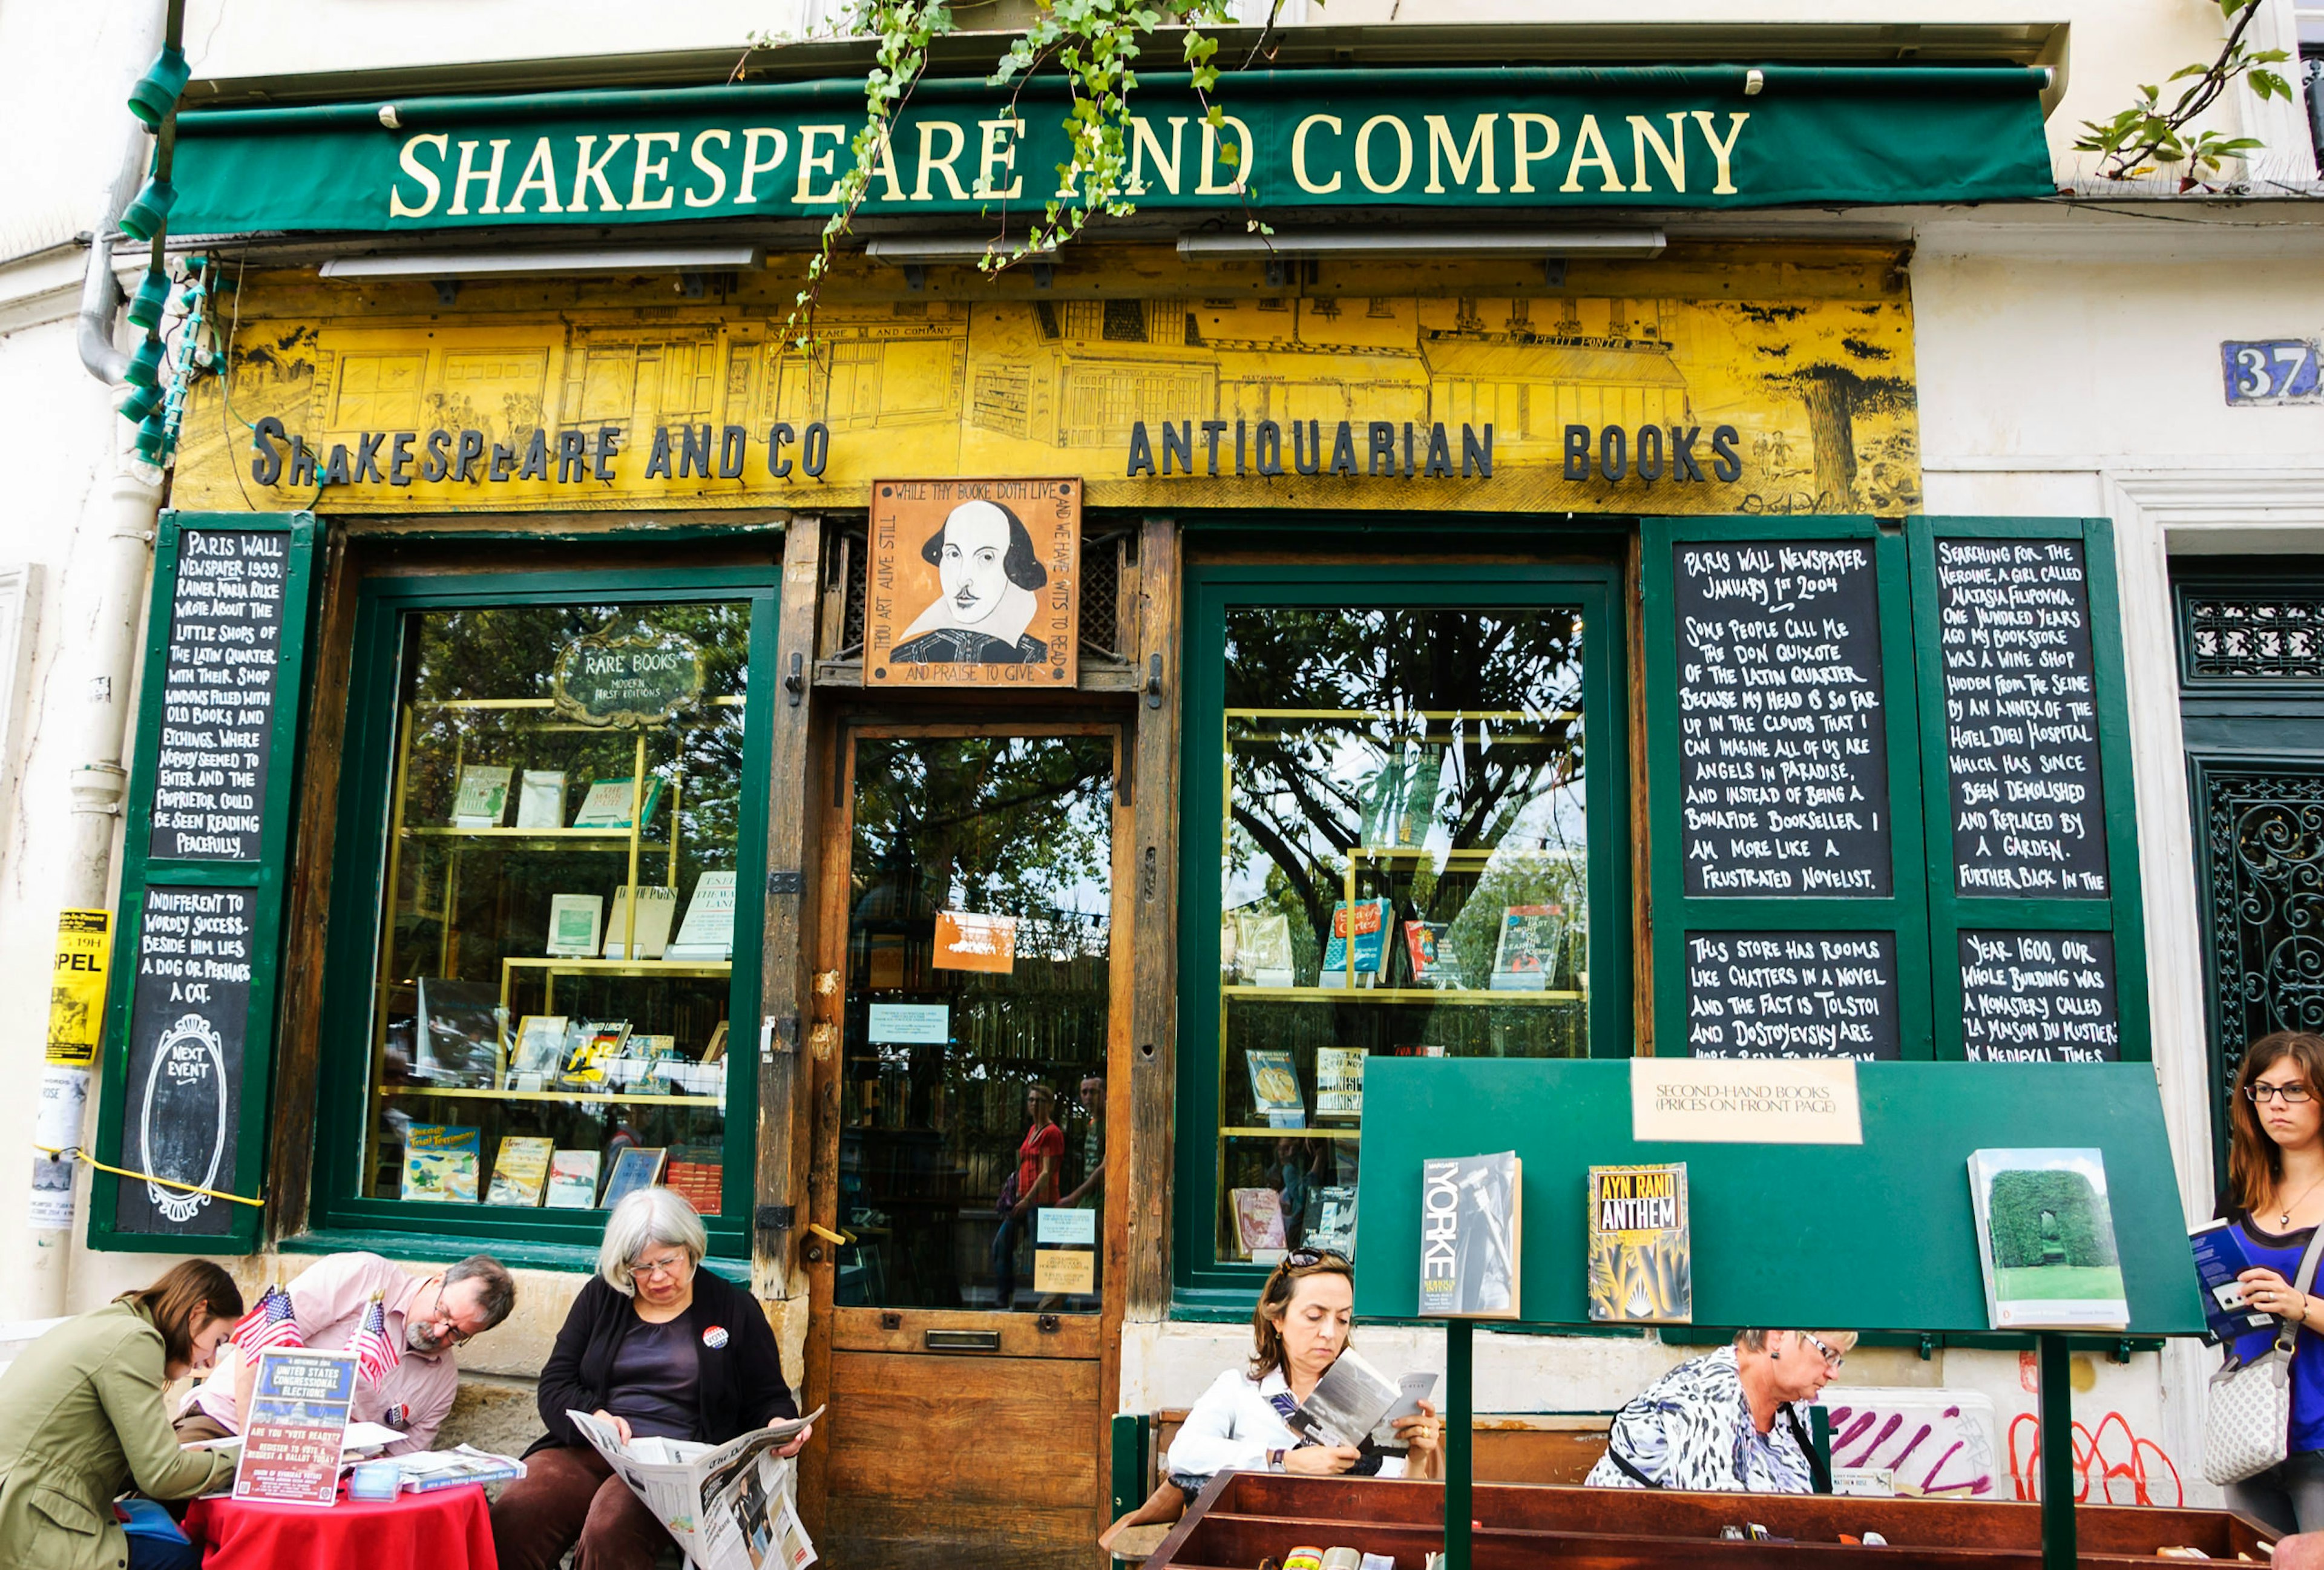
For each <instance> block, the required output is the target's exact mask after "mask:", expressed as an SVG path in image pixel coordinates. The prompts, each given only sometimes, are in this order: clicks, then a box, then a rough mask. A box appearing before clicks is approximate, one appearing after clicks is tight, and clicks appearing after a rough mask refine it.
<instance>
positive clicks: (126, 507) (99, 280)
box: [23, 0, 184, 1318]
mask: <svg viewBox="0 0 2324 1570" xmlns="http://www.w3.org/2000/svg"><path fill="white" fill-rule="evenodd" d="M183 10H184V7H183V0H170V4H169V5H168V6H167V9H166V14H165V15H164V16H162V17H159V18H156V20H157V21H158V22H160V23H161V25H160V26H158V27H156V28H155V29H153V31H152V33H148V34H147V35H146V36H144V37H143V38H142V39H140V40H139V41H138V44H139V45H140V47H139V48H138V52H137V54H136V57H135V58H136V59H137V60H140V61H141V62H142V61H143V60H148V59H151V58H152V55H153V53H154V52H155V48H156V45H157V44H167V45H171V46H174V45H176V44H177V43H178V42H179V32H180V27H181V25H182V17H183ZM156 34H158V35H159V36H158V38H157V37H156V36H155V35H156ZM165 129H166V123H165ZM148 146H149V143H148V141H147V136H146V132H145V129H144V127H143V126H142V125H138V126H135V127H134V130H133V132H132V134H131V135H130V138H129V141H128V143H127V145H126V146H125V148H124V155H123V162H122V167H121V169H120V170H119V171H117V173H116V175H115V180H114V181H113V183H112V187H111V189H108V190H107V191H106V195H105V200H104V202H103V204H102V210H101V211H100V213H99V215H98V221H97V227H96V229H95V230H94V231H93V233H92V235H91V237H90V241H89V247H88V271H87V272H85V273H84V274H83V276H82V281H81V295H80V314H79V323H78V335H77V336H78V343H79V348H80V362H81V365H82V366H83V367H84V368H86V369H87V370H88V374H90V375H92V376H94V377H96V378H97V380H98V381H100V382H102V383H106V385H107V386H108V387H111V388H112V389H113V390H114V396H113V398H112V399H111V400H109V401H108V406H107V408H106V415H105V420H106V434H105V451H106V453H107V454H108V455H110V459H111V461H110V462H108V463H107V464H106V466H105V467H104V470H103V471H102V472H103V473H105V474H106V476H107V478H106V482H105V513H104V516H105V531H106V533H105V543H104V545H103V546H102V547H101V548H100V550H99V551H98V553H97V562H96V564H95V565H96V570H97V612H96V615H95V618H94V620H93V621H92V623H90V625H89V627H88V637H87V641H86V642H84V643H83V644H82V645H81V647H82V648H83V650H84V651H85V652H84V657H83V664H82V670H81V687H80V690H81V694H82V701H83V704H84V707H83V709H82V712H81V715H80V716H79V722H78V725H77V726H75V743H76V744H75V748H74V754H73V756H74V762H73V764H72V773H71V778H70V781H69V789H70V792H71V796H72V822H71V826H70V828H69V845H68V849H67V854H66V857H65V866H64V877H63V879H62V881H61V886H60V888H59V889H58V891H57V892H58V895H59V900H58V904H59V906H60V909H64V910H103V909H108V908H109V907H110V904H111V898H112V892H113V848H114V845H115V840H116V838H117V836H118V835H119V833H120V823H121V816H122V813H121V804H122V797H123V796H124V793H125V790H126V787H127V784H128V774H127V771H125V770H124V768H123V767H122V753H123V751H124V740H125V729H126V725H125V722H126V720H127V718H128V713H129V688H130V682H131V679H132V675H133V672H134V665H135V661H136V658H137V625H138V621H139V618H140V616H141V615H142V614H143V606H144V600H145V586H146V580H147V577H148V576H149V575H150V573H151V571H152V552H153V538H154V532H155V530H156V528H157V526H158V524H159V522H160V520H159V513H160V510H161V487H162V476H161V471H160V470H158V469H154V468H151V467H148V466H146V465H145V464H144V463H143V462H142V461H141V460H140V459H139V458H138V457H137V452H136V448H135V445H134V444H135V434H136V433H135V431H134V428H133V427H131V425H130V424H129V422H128V421H127V420H124V419H123V418H122V417H121V414H120V411H119V404H120V402H121V401H122V399H123V398H124V397H126V396H127V393H128V391H129V390H128V388H127V387H125V386H124V385H123V383H122V375H123V373H124V371H125V370H126V368H127V366H128V365H129V356H127V355H125V354H124V353H122V351H121V350H120V348H119V347H118V346H115V343H114V328H115V319H116V317H117V315H118V313H119V311H120V309H121V306H122V303H123V300H122V293H121V286H120V284H119V282H117V281H115V278H114V276H113V239H112V236H113V234H114V231H115V227H116V226H117V225H118V223H119V221H120V217H121V214H122V211H123V209H124V208H125V207H126V206H127V205H128V199H129V195H130V193H132V192H134V190H135V189H137V181H138V180H139V178H140V177H141V176H142V174H143V171H144V167H145V161H146V156H147V148H148ZM161 254H162V251H161V235H155V236H154V238H153V263H154V265H156V266H159V265H160V264H161ZM118 936H119V935H118V933H117V932H116V934H115V937H116V939H117V938H118ZM113 963H114V965H115V966H116V967H117V966H119V965H123V964H125V963H127V961H126V959H125V958H124V956H122V955H121V954H119V953H118V952H116V953H115V956H114V959H113ZM92 1078H93V1076H92V1075H91V1073H90V1072H89V1071H88V1069H83V1068H69V1067H60V1066H57V1065H53V1064H44V1065H43V1066H42V1092H43V1095H44V1097H46V1096H53V1095H62V1096H65V1097H68V1098H70V1099H72V1100H77V1101H78V1102H79V1103H80V1104H81V1108H82V1110H81V1119H80V1122H81V1127H80V1131H79V1132H78V1135H77V1136H76V1138H77V1140H78V1141H84V1142H85V1141H87V1140H88V1138H89V1127H90V1124H89V1109H88V1102H89V1101H90V1100H92V1099H93V1097H92V1096H91V1095H90V1090H91V1088H92V1087H91V1085H90V1081H91V1080H92ZM43 1142H46V1141H43ZM34 1159H36V1160H38V1159H43V1158H39V1157H35V1158H34ZM78 1208H79V1207H78V1205H76V1206H75V1212H76V1214H78ZM32 1241H33V1249H32V1270H30V1271H29V1272H28V1274H29V1275H30V1277H31V1279H30V1281H29V1283H28V1286H29V1290H28V1292H27V1293H26V1295H25V1302H24V1306H23V1307H24V1313H25V1314H26V1316H28V1317H34V1318H48V1317H52V1316H57V1315H60V1314H62V1313H64V1312H65V1309H66V1306H67V1304H68V1302H69V1297H68V1287H69V1271H70V1265H71V1260H72V1249H71V1233H70V1232H69V1230H62V1229H60V1230H42V1231H37V1232H35V1233H34V1234H33V1240H32Z"/></svg>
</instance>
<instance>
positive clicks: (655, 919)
mask: <svg viewBox="0 0 2324 1570" xmlns="http://www.w3.org/2000/svg"><path fill="white" fill-rule="evenodd" d="M632 902H634V903H635V904H636V906H637V911H638V915H637V930H636V932H635V933H634V934H632V932H631V930H630V906H631V904H632ZM677 915H678V891H677V890H676V889H670V888H665V887H663V886H662V885H661V884H659V883H638V884H631V883H624V884H622V886H621V887H620V888H618V889H615V890H614V891H613V912H612V913H611V914H610V915H608V916H607V917H606V918H605V955H604V956H605V957H606V958H607V959H659V958H661V957H662V951H663V950H664V949H666V948H668V947H669V927H670V922H671V921H672V920H673V919H675V918H676V917H677ZM633 936H634V937H635V942H634V943H633V944H632V942H631V939H632V937H633ZM625 945H626V946H627V947H625Z"/></svg>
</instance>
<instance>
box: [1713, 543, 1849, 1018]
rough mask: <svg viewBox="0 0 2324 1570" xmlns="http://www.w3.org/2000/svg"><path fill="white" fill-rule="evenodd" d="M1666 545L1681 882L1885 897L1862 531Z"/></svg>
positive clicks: (1723, 892) (1733, 890) (1766, 892)
mask: <svg viewBox="0 0 2324 1570" xmlns="http://www.w3.org/2000/svg"><path fill="white" fill-rule="evenodd" d="M1673 551H1674V560H1673V563H1672V566H1673V572H1672V584H1673V595H1672V600H1673V609H1674V618H1673V619H1674V622H1675V623H1676V625H1675V627H1674V634H1675V636H1676V638H1677V641H1678V664H1677V669H1678V705H1677V709H1678V726H1679V800H1680V812H1681V815H1682V816H1681V826H1682V827H1681V835H1682V837H1681V840H1680V845H1679V854H1680V857H1681V862H1682V864H1683V867H1684V868H1685V873H1686V892H1687V893H1688V895H1690V896H1692V897H1700V896H1704V895H1710V896H1736V895H1744V896H1773V897H1778V898H1797V897H1799V896H1802V895H1808V896H1831V895H1844V896H1845V895H1854V896H1862V897H1867V898H1884V897H1886V895H1887V894H1888V893H1889V892H1890V885H1891V873H1890V868H1891V865H1892V861H1893V857H1892V855H1891V853H1890V850H1889V827H1888V732H1887V725H1886V704H1885V700H1884V698H1883V696H1882V689H1881V671H1880V596H1879V579H1878V574H1877V569H1876V568H1875V565H1874V559H1873V547H1872V545H1871V543H1870V542H1869V541H1855V540H1748V541H1735V542H1715V543H1713V542H1701V541H1688V542H1684V543H1681V544H1679V545H1676V546H1674V547H1673ZM1889 1037H1890V1039H1891V1041H1892V1043H1893V1041H1894V1039H1895V1023H1894V1020H1893V1016H1892V1018H1891V1021H1890V1025H1889ZM1890 1055H1891V1056H1893V1055H1894V1054H1893V1051H1892V1053H1891V1054H1890Z"/></svg>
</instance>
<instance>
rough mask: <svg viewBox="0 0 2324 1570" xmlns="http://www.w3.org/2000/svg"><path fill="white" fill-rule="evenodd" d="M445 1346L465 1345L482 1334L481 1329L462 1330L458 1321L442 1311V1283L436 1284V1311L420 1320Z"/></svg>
mask: <svg viewBox="0 0 2324 1570" xmlns="http://www.w3.org/2000/svg"><path fill="white" fill-rule="evenodd" d="M420 1323H421V1324H423V1325H426V1326H428V1328H429V1331H430V1332H431V1333H433V1334H434V1335H435V1336H436V1337H437V1338H438V1340H440V1341H442V1342H443V1343H444V1344H446V1345H447V1346H466V1345H467V1344H468V1343H470V1342H472V1341H474V1340H475V1339H476V1337H477V1336H479V1335H483V1334H484V1332H483V1331H481V1330H463V1329H461V1328H460V1322H459V1321H458V1320H457V1319H455V1318H453V1317H452V1316H451V1315H449V1314H447V1313H446V1312H445V1311H444V1284H443V1283H442V1282H441V1281H438V1283H437V1284H436V1312H435V1313H433V1314H430V1315H429V1316H428V1317H427V1318H425V1319H423V1320H421V1321H420Z"/></svg>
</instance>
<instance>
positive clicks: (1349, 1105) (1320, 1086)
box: [1315, 1047, 1364, 1119]
mask: <svg viewBox="0 0 2324 1570" xmlns="http://www.w3.org/2000/svg"><path fill="white" fill-rule="evenodd" d="M1315 1115H1316V1116H1317V1117H1318V1118H1336V1119H1351V1118H1360V1117H1362V1116H1363V1115H1364V1049H1363V1048H1360V1047H1318V1048H1315Z"/></svg>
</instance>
